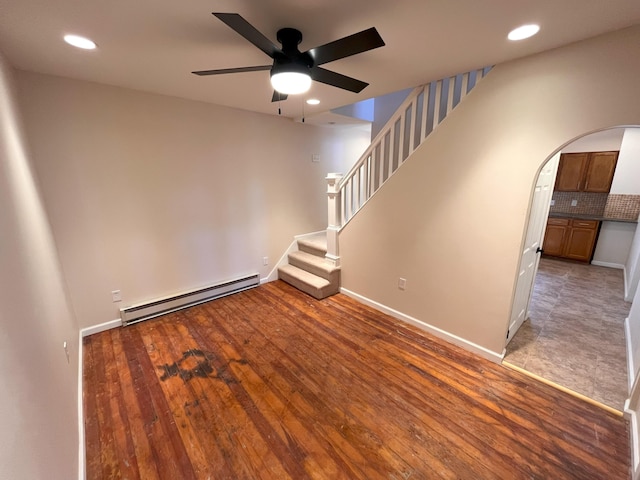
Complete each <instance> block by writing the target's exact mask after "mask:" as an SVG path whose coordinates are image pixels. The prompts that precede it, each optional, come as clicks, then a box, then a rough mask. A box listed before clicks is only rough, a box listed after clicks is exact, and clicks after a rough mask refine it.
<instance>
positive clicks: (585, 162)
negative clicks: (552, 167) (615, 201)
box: [554, 152, 619, 193]
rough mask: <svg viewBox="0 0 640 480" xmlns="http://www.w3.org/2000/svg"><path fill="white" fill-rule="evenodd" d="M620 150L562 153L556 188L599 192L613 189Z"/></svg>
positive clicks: (570, 190) (559, 189)
mask: <svg viewBox="0 0 640 480" xmlns="http://www.w3.org/2000/svg"><path fill="white" fill-rule="evenodd" d="M618 153H619V152H582V153H563V154H562V155H560V163H559V164H558V174H557V175H556V184H555V188H554V190H556V191H560V192H597V193H607V192H609V190H611V182H612V181H613V174H614V173H615V170H616V163H617V162H618Z"/></svg>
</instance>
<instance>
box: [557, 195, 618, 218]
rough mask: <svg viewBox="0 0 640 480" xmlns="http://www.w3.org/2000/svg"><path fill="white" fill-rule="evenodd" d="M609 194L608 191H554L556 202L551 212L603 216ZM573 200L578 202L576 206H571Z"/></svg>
mask: <svg viewBox="0 0 640 480" xmlns="http://www.w3.org/2000/svg"><path fill="white" fill-rule="evenodd" d="M608 196H609V194H608V193H591V192H553V200H554V201H555V204H554V205H552V206H551V210H550V212H551V213H556V212H559V213H578V214H591V215H596V216H603V215H604V209H605V206H606V205H607V197H608ZM572 200H577V202H578V203H577V205H576V206H575V207H572V206H571V201H572Z"/></svg>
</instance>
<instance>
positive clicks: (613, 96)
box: [340, 27, 640, 356]
mask: <svg viewBox="0 0 640 480" xmlns="http://www.w3.org/2000/svg"><path fill="white" fill-rule="evenodd" d="M638 42H640V27H634V28H630V29H626V30H622V31H620V32H617V33H614V34H610V35H607V36H603V37H599V38H595V39H591V40H587V41H584V42H579V43H576V44H572V45H570V46H567V47H564V48H559V49H556V50H553V51H550V52H546V53H542V54H539V55H535V56H531V57H528V58H525V59H521V60H517V61H513V62H509V63H506V64H502V65H498V66H496V67H495V68H494V69H493V70H492V72H491V73H490V74H489V75H488V76H487V77H486V78H485V79H483V80H482V82H480V83H479V85H478V86H477V87H476V88H475V89H474V91H473V92H472V93H471V94H470V95H469V96H468V97H466V98H465V100H464V101H463V102H461V103H460V105H459V106H458V107H457V108H456V109H455V110H454V111H453V112H452V114H451V115H450V116H448V117H447V118H446V119H445V121H444V122H443V123H442V124H441V125H440V126H439V127H438V128H437V129H436V130H435V131H434V132H433V133H432V134H431V136H430V137H429V139H428V140H427V141H426V142H425V143H423V145H422V146H420V147H419V148H418V150H417V151H416V152H415V154H414V155H413V156H412V157H411V158H410V159H409V160H408V161H407V162H406V163H405V164H404V165H403V167H402V168H401V169H400V170H399V171H398V173H396V175H394V176H393V177H392V178H391V179H390V180H389V181H388V182H387V183H385V185H384V186H383V187H382V188H381V189H380V191H379V192H378V193H377V194H376V195H375V196H374V197H373V198H372V199H371V200H370V201H369V203H368V204H367V207H366V208H364V209H363V210H362V211H361V212H360V213H359V214H358V215H357V216H356V217H355V218H354V219H353V220H352V221H351V222H350V223H349V224H348V225H347V227H346V228H345V229H344V230H343V231H342V233H341V235H340V249H341V254H342V262H343V263H342V265H343V267H342V268H343V270H342V275H343V277H342V278H343V287H344V288H346V289H348V290H350V291H352V292H355V293H357V294H359V295H361V296H363V297H366V298H369V299H371V300H373V301H375V302H378V303H379V304H382V305H385V306H387V307H389V308H391V309H394V310H395V311H397V312H400V313H402V314H405V315H408V316H410V317H413V318H415V319H417V320H419V321H422V322H425V323H427V324H429V325H430V326H432V327H435V328H437V329H440V330H441V331H443V332H444V333H445V334H447V335H451V336H455V337H458V338H459V339H462V340H463V341H466V342H468V343H469V344H473V345H476V346H478V347H481V348H484V349H486V350H487V351H489V352H493V353H494V354H495V355H496V356H499V355H500V354H501V353H502V351H503V349H504V345H505V339H506V331H507V325H508V320H509V313H510V312H511V304H512V298H513V292H514V286H515V279H516V274H517V267H518V260H519V252H520V251H521V246H522V242H523V234H524V230H525V228H524V227H525V223H526V221H527V218H528V209H529V204H530V199H531V192H532V187H533V184H534V182H535V179H536V177H537V174H538V171H539V169H540V167H541V165H542V164H543V163H544V162H545V161H546V160H547V159H548V158H549V157H550V156H551V155H552V154H553V153H554V152H555V151H556V150H557V149H559V148H561V147H563V146H564V145H565V144H568V143H569V142H570V141H571V140H572V139H575V138H578V137H579V136H582V135H583V134H584V132H594V131H598V130H601V129H605V128H610V127H613V126H616V125H634V124H640V96H638V95H637V94H636V93H637V78H639V76H640V57H639V56H638V55H636V54H635V50H636V46H637V45H638ZM594 66H597V68H594ZM576 112H580V115H576ZM398 277H404V278H406V279H407V289H406V290H405V291H400V290H399V289H398V288H397V282H398ZM452 338H453V337H452Z"/></svg>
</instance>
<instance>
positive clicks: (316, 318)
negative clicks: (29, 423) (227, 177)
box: [83, 282, 629, 480]
mask: <svg viewBox="0 0 640 480" xmlns="http://www.w3.org/2000/svg"><path fill="white" fill-rule="evenodd" d="M83 377H84V412H85V431H86V450H87V478H88V479H112V478H127V479H144V480H147V479H171V480H175V479H216V480H217V479H234V480H236V479H265V480H266V479H295V480H300V479H312V478H313V479H366V480H374V479H390V480H393V479H397V480H400V479H403V480H407V479H412V480H416V479H436V478H451V479H453V478H455V479H474V480H475V479H520V478H523V479H524V478H527V479H531V478H536V479H554V480H555V479H565V478H576V479H577V478H580V479H587V478H588V479H597V478H602V479H605V478H606V479H623V478H624V479H627V478H629V446H628V426H627V424H626V422H625V421H624V420H623V419H621V418H619V417H616V416H614V415H611V414H609V413H607V412H605V411H603V410H601V409H598V408H597V407H594V406H593V405H590V404H588V403H586V402H582V401H580V400H578V399H576V398H574V397H572V396H570V395H567V394H564V393H562V392H560V391H558V390H556V389H553V388H551V387H548V386H546V385H543V384H540V383H537V382H536V381H535V380H532V379H530V378H528V377H526V376H524V375H521V374H519V373H517V372H513V371H510V370H508V369H506V368H504V367H502V366H500V365H496V364H494V363H491V362H489V361H486V360H483V359H481V358H479V357H476V356H474V355H472V354H470V353H467V352H465V351H464V350H462V349H459V348H457V347H455V346H452V345H450V344H447V343H444V342H442V341H440V340H438V339H435V338H433V337H431V336H429V335H427V334H425V333H424V332H422V331H419V330H417V329H415V328H413V327H411V326H408V325H405V324H403V323H401V322H398V321H397V320H395V319H393V318H391V317H388V316H386V315H384V314H382V313H379V312H377V311H375V310H372V309H370V308H368V307H366V306H363V305H361V304H359V303H357V302H356V301H354V300H352V299H350V298H348V297H346V296H343V295H336V296H333V297H330V298H328V299H325V300H322V301H317V300H314V299H312V298H311V297H308V296H306V295H305V294H303V293H301V292H298V291H297V290H295V289H293V288H292V287H290V286H288V285H286V284H284V283H282V282H274V283H269V284H265V285H262V286H260V287H258V288H255V289H252V290H249V291H245V292H242V293H239V294H236V295H232V296H229V297H225V298H222V299H219V300H216V301H214V302H210V303H207V304H203V305H200V306H197V307H193V308H190V309H188V310H183V311H180V312H176V313H173V314H170V315H167V316H165V317H162V318H159V319H155V320H150V321H146V322H142V323H139V324H136V325H133V326H129V327H125V328H118V329H113V330H109V331H106V332H103V333H99V334H96V335H92V336H90V337H87V338H85V340H84V374H83Z"/></svg>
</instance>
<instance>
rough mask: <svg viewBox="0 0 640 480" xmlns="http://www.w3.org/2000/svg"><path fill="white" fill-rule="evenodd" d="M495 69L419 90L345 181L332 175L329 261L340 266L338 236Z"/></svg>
mask: <svg viewBox="0 0 640 480" xmlns="http://www.w3.org/2000/svg"><path fill="white" fill-rule="evenodd" d="M491 68H492V67H485V68H482V69H479V70H472V71H470V72H466V73H461V74H458V75H455V76H453V77H447V78H443V79H442V80H437V81H433V82H431V83H429V84H426V85H422V86H420V87H416V88H415V89H414V90H413V92H411V94H410V95H409V96H408V97H407V98H406V100H405V101H404V102H403V103H402V105H401V106H400V107H398V109H397V110H396V112H395V114H394V115H393V116H392V117H391V118H390V119H389V121H388V122H387V123H386V124H385V126H384V127H383V128H382V129H381V130H380V132H379V133H378V135H376V137H375V138H374V139H373V141H372V142H371V145H370V146H369V148H367V150H365V152H364V153H363V154H362V156H361V157H360V159H359V160H358V161H357V162H356V163H355V165H354V166H353V167H352V168H351V170H349V172H348V173H347V174H346V175H344V176H341V175H339V174H330V175H329V176H328V177H327V180H328V182H329V189H328V191H327V193H328V195H329V226H328V231H327V234H328V235H327V241H328V245H327V257H328V258H333V259H334V260H336V261H337V259H338V257H339V254H338V245H337V233H338V232H339V231H340V230H341V229H342V228H344V226H345V225H346V224H347V223H348V222H349V220H351V219H352V218H353V216H354V215H355V214H356V213H357V212H358V210H360V209H361V208H362V207H363V206H364V205H365V203H367V201H369V199H370V198H371V197H372V196H373V194H374V193H375V192H376V191H378V189H379V188H380V187H381V186H382V185H383V184H384V182H386V181H387V180H388V179H389V178H390V177H391V175H393V173H395V171H396V170H398V168H400V166H401V165H402V164H403V163H404V161H405V160H406V159H407V157H409V155H411V153H412V152H413V151H414V150H415V149H416V148H417V147H418V146H419V145H420V144H421V143H422V142H423V141H424V139H425V138H426V137H427V136H428V135H429V134H430V133H431V132H432V131H433V130H434V129H435V128H436V127H437V126H438V124H440V122H442V121H443V120H444V118H445V117H446V116H447V114H448V113H449V112H450V111H451V110H453V109H454V108H455V107H456V105H458V103H460V101H461V100H462V99H463V98H464V97H465V96H466V95H467V94H468V93H469V92H470V91H471V90H472V89H473V87H475V86H476V84H477V83H478V81H480V79H482V78H483V77H484V76H485V75H486V74H487V73H489V71H490V70H491ZM332 237H333V238H332ZM332 244H333V245H332ZM332 246H333V247H334V248H332Z"/></svg>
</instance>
